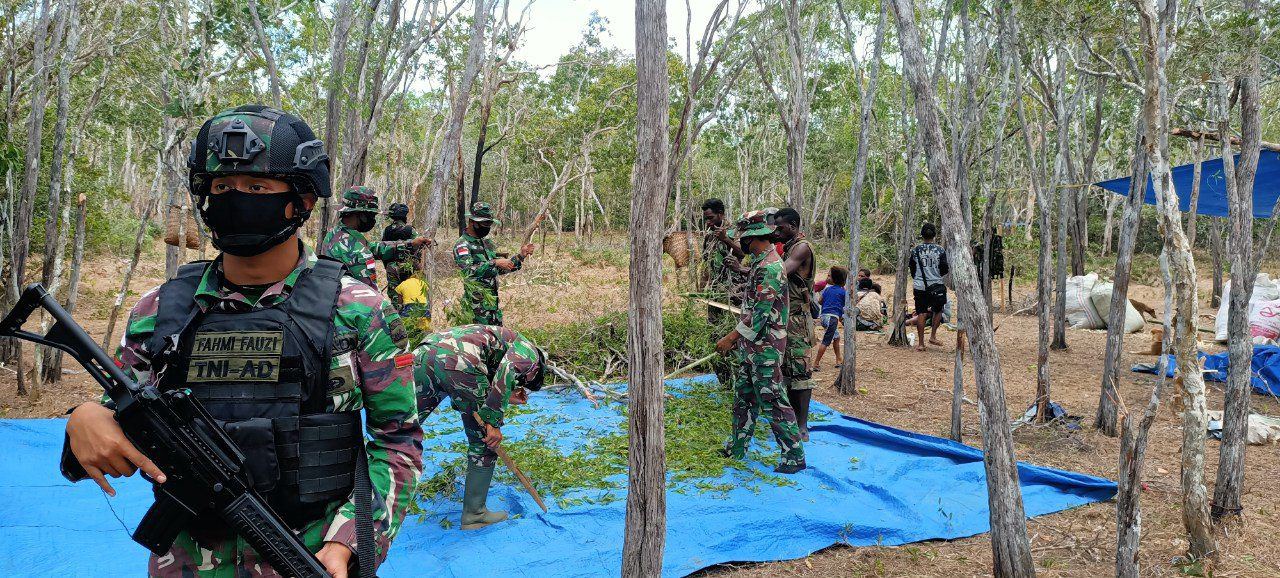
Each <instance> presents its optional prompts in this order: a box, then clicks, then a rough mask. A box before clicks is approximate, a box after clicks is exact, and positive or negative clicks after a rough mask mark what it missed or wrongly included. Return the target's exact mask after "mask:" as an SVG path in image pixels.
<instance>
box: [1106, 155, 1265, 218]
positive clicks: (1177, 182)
mask: <svg viewBox="0 0 1280 578" xmlns="http://www.w3.org/2000/svg"><path fill="white" fill-rule="evenodd" d="M1236 162H1237V163H1239V162H1240V155H1236ZM1194 170H1195V165H1181V166H1177V167H1173V186H1174V189H1176V190H1177V192H1178V207H1179V209H1180V210H1182V211H1183V212H1186V211H1190V210H1191V181H1192V176H1193V173H1194ZM1223 177H1224V175H1223V170H1222V157H1218V158H1214V159H1210V160H1207V161H1204V162H1202V163H1200V202H1199V203H1197V205H1198V208H1197V209H1196V212H1197V213H1199V214H1201V215H1210V216H1214V217H1226V216H1228V214H1227V185H1226V180H1225V179H1224V178H1223ZM1097 185H1098V186H1099V187H1102V188H1104V189H1106V190H1108V191H1111V192H1113V193H1116V194H1120V195H1125V196H1128V194H1129V177H1127V176H1125V177H1120V178H1118V179H1111V180H1109V181H1102V182H1100V183H1097ZM1277 197H1280V152H1276V151H1269V150H1264V151H1261V153H1260V154H1259V155H1258V174H1257V176H1256V177H1255V179H1254V182H1253V216H1254V217H1258V218H1264V219H1265V218H1267V217H1270V216H1271V210H1272V208H1274V207H1275V204H1276V198H1277ZM1142 202H1144V203H1146V204H1148V205H1154V204H1156V191H1155V188H1154V186H1153V185H1152V184H1151V178H1150V177H1147V194H1146V196H1145V197H1144V198H1143V199H1142Z"/></svg>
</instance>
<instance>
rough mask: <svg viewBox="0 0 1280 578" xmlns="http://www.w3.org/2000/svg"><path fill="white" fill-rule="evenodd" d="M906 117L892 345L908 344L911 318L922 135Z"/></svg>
mask: <svg viewBox="0 0 1280 578" xmlns="http://www.w3.org/2000/svg"><path fill="white" fill-rule="evenodd" d="M908 98H909V97H908V95H907V91H905V90H904V91H902V108H903V110H909V109H910V102H909V100H908ZM900 116H901V118H902V139H903V140H905V141H906V142H907V151H906V155H907V158H906V161H907V182H906V186H904V187H902V195H901V196H900V198H898V199H897V202H898V210H897V213H898V215H900V217H899V219H898V260H897V274H896V275H895V276H894V281H893V303H892V304H891V305H892V307H893V318H892V319H890V320H889V322H890V323H892V324H893V331H892V332H891V333H890V334H889V345H893V346H896V347H907V346H908V345H909V343H908V341H907V331H906V327H905V322H906V318H907V286H908V285H909V284H910V283H912V280H911V278H910V277H909V275H908V274H909V273H910V268H909V267H908V265H907V260H908V259H910V258H911V239H912V238H914V237H913V235H912V229H914V228H915V222H916V171H917V170H918V169H917V167H918V166H919V156H920V155H919V154H918V151H919V146H918V144H919V137H918V136H917V135H916V134H915V133H913V132H912V131H911V126H910V125H909V123H908V121H907V115H905V114H904V115H900Z"/></svg>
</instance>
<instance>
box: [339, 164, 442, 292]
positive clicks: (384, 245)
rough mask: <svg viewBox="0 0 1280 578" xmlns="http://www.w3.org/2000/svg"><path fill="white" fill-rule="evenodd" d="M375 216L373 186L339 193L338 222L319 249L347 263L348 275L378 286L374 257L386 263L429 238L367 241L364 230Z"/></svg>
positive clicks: (400, 257) (371, 225) (368, 229)
mask: <svg viewBox="0 0 1280 578" xmlns="http://www.w3.org/2000/svg"><path fill="white" fill-rule="evenodd" d="M377 219H378V195H377V194H376V193H375V192H374V191H373V188H371V187H365V186H356V187H351V188H348V189H347V190H346V191H345V192H343V193H342V208H341V209H339V210H338V224H337V225H335V226H334V227H333V228H332V229H329V232H328V233H325V236H324V241H322V242H321V243H320V249H319V250H318V252H319V253H320V254H321V255H324V256H325V257H331V258H333V259H337V260H338V261H341V262H342V264H343V265H345V266H346V269H347V274H348V275H351V276H352V277H355V278H356V280H357V281H360V282H363V283H366V284H368V285H369V286H371V287H377V286H378V271H377V270H376V269H374V259H375V258H376V259H377V260H379V261H383V262H385V263H394V262H396V261H399V260H400V259H403V258H405V257H406V256H409V255H411V251H412V250H413V249H418V248H420V247H422V246H424V245H427V246H430V244H431V239H429V238H427V237H415V238H413V239H411V240H409V241H374V242H369V240H368V239H367V238H365V236H364V234H365V233H368V232H369V231H372V230H373V226H374V225H375V224H376V223H377Z"/></svg>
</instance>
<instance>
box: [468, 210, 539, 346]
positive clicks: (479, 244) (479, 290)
mask: <svg viewBox="0 0 1280 578" xmlns="http://www.w3.org/2000/svg"><path fill="white" fill-rule="evenodd" d="M467 219H468V220H472V221H478V222H492V223H499V221H498V220H497V219H495V218H493V209H491V208H490V207H489V204H488V203H476V204H474V205H472V206H471V212H470V213H468V214H467ZM497 258H498V253H497V249H496V248H495V247H494V244H493V241H492V240H489V239H487V238H486V239H480V238H477V237H473V236H471V235H469V234H467V233H465V232H464V233H463V234H462V236H461V237H458V242H457V243H454V246H453V261H454V263H457V265H458V269H459V270H460V271H461V272H462V303H461V305H462V309H463V310H464V312H469V313H470V314H471V318H470V319H466V320H464V321H463V322H464V323H467V322H470V323H479V324H482V325H502V309H501V307H500V305H499V303H498V276H499V275H504V274H506V273H510V271H503V270H501V269H498V266H497V265H496V264H494V260H495V259H497ZM511 263H512V264H514V265H515V268H514V269H512V271H516V270H519V269H520V266H521V265H522V264H523V263H524V257H523V256H521V255H520V254H519V253H516V254H515V255H513V256H512V257H511Z"/></svg>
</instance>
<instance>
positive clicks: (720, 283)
mask: <svg viewBox="0 0 1280 578" xmlns="http://www.w3.org/2000/svg"><path fill="white" fill-rule="evenodd" d="M702 219H703V222H704V223H706V226H707V231H706V234H705V236H704V237H703V240H702V259H703V262H705V263H706V264H707V269H706V272H705V278H704V281H703V286H704V287H706V288H707V289H709V290H710V291H711V292H712V293H713V294H715V295H717V296H719V297H720V298H722V299H725V301H726V302H727V303H730V304H732V305H737V304H739V303H742V297H741V296H740V295H739V290H740V289H741V285H742V282H743V275H742V273H741V272H740V271H739V266H740V265H739V263H738V257H737V256H736V255H735V251H736V252H738V253H740V252H742V248H741V247H739V246H738V242H737V241H734V240H733V239H730V238H729V236H728V234H727V231H726V229H727V225H728V224H727V223H725V218H724V202H723V201H721V200H720V199H707V200H706V201H704V202H703V203H702ZM723 314H724V310H723V309H721V308H719V307H715V306H712V305H708V306H707V320H708V321H710V322H711V324H712V325H715V324H716V323H717V322H718V321H719V320H720V318H721V316H722V315H723Z"/></svg>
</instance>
